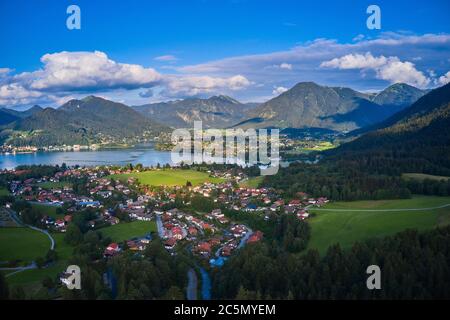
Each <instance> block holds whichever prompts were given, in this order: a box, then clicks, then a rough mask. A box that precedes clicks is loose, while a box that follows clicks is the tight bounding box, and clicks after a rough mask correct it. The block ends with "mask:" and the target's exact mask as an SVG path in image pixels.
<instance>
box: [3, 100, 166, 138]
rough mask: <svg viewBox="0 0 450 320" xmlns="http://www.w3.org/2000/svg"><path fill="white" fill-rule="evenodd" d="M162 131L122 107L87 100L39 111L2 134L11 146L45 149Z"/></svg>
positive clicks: (152, 134) (128, 108) (102, 101)
mask: <svg viewBox="0 0 450 320" xmlns="http://www.w3.org/2000/svg"><path fill="white" fill-rule="evenodd" d="M166 130H167V128H166V127H164V126H163V125H160V124H158V123H156V122H154V121H151V120H149V119H145V118H143V117H142V116H141V115H140V114H139V113H138V112H136V111H134V110H133V109H131V108H130V107H128V106H126V105H124V104H121V103H116V102H112V101H109V100H106V99H102V98H98V97H93V96H89V97H86V98H84V99H82V100H71V101H69V102H67V103H66V104H64V105H62V106H61V107H60V108H59V109H52V108H46V109H43V110H42V111H39V112H36V113H34V114H32V115H31V116H29V117H27V118H24V119H19V120H17V121H15V122H14V123H11V124H10V125H8V127H7V129H6V130H4V131H6V132H7V133H8V134H9V139H10V141H9V142H10V143H12V144H15V145H24V144H31V145H35V146H47V145H62V144H69V145H71V144H91V143H99V142H123V140H124V139H137V138H139V137H141V136H143V135H144V134H147V135H148V136H155V135H158V134H159V133H160V132H161V131H166ZM17 132H19V133H20V134H17ZM23 132H26V134H23Z"/></svg>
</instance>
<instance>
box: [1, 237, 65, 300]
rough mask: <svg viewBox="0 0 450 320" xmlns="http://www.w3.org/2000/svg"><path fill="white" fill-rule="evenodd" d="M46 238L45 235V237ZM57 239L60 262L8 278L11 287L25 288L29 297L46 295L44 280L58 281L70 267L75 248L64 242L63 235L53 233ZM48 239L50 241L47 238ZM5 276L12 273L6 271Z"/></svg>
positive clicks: (56, 248)
mask: <svg viewBox="0 0 450 320" xmlns="http://www.w3.org/2000/svg"><path fill="white" fill-rule="evenodd" d="M43 236H44V235H43ZM52 237H53V238H54V239H55V251H56V253H57V255H58V260H57V261H56V262H55V263H54V264H52V265H51V266H49V267H48V268H42V269H32V270H25V271H22V272H19V273H15V274H13V275H11V276H8V277H7V278H6V279H7V281H8V284H9V285H10V286H11V287H14V286H17V285H20V286H22V287H23V288H24V290H25V292H27V293H29V296H34V297H39V292H42V293H43V294H44V296H43V298H45V292H46V290H45V289H44V288H43V287H42V280H43V279H45V278H46V277H49V278H51V279H56V277H57V275H58V274H59V273H61V272H63V271H64V270H65V269H66V268H67V266H68V261H67V260H68V259H69V258H70V257H71V255H72V252H73V247H71V246H70V245H68V244H67V243H66V242H65V241H64V234H63V233H52ZM46 239H48V238H47V237H46ZM3 273H4V274H5V276H6V275H7V274H10V273H11V271H4V272H3Z"/></svg>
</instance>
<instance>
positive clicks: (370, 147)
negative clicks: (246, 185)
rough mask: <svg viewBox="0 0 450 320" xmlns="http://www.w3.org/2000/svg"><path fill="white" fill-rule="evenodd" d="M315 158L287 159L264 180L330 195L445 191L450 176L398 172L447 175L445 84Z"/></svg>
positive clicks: (449, 94)
mask: <svg viewBox="0 0 450 320" xmlns="http://www.w3.org/2000/svg"><path fill="white" fill-rule="evenodd" d="M323 156H324V158H323V159H322V160H321V161H320V162H319V163H318V164H312V165H308V164H303V163H297V164H292V165H291V166H289V167H288V168H285V169H281V170H280V171H279V173H278V174H277V175H275V176H269V177H267V178H266V179H265V184H266V185H269V186H273V187H275V188H280V189H282V190H285V192H286V193H287V194H288V195H289V194H294V193H295V190H304V191H306V192H309V193H311V194H313V195H314V196H319V195H322V196H327V197H329V198H331V199H335V200H356V199H383V198H406V197H409V195H410V194H411V193H424V194H437V195H448V194H450V181H444V180H442V181H432V180H430V181H428V180H424V181H423V182H421V183H419V182H417V181H405V180H403V179H402V178H401V174H402V173H408V172H413V173H426V174H433V175H440V176H450V84H447V85H445V86H443V87H441V88H438V89H435V90H433V91H431V92H430V93H428V94H426V95H425V96H423V97H422V98H420V99H419V100H418V101H417V102H416V103H414V104H413V105H412V106H411V107H409V108H406V109H405V110H403V111H401V112H400V113H397V114H396V115H394V116H392V117H391V118H389V119H388V120H387V121H385V122H384V123H383V128H381V129H379V130H375V131H373V132H369V133H367V134H365V135H363V136H361V137H359V138H357V139H356V140H354V141H352V142H349V143H346V144H343V145H341V146H340V147H338V148H337V149H334V150H328V151H326V152H324V153H323Z"/></svg>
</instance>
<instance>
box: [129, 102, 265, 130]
mask: <svg viewBox="0 0 450 320" xmlns="http://www.w3.org/2000/svg"><path fill="white" fill-rule="evenodd" d="M256 105H257V104H254V103H248V104H245V103H241V102H239V101H237V100H235V99H233V98H230V97H228V96H223V95H220V96H213V97H211V98H208V99H200V98H189V99H184V100H176V101H169V102H161V103H153V104H146V105H142V106H134V107H133V109H134V110H136V111H138V112H140V113H141V114H143V115H144V116H146V117H148V118H150V119H153V120H155V121H158V122H160V123H164V124H166V125H169V126H171V127H175V128H192V127H193V126H194V121H202V122H203V127H204V128H227V127H231V126H233V125H234V124H236V123H238V122H240V121H242V120H243V119H246V118H247V117H248V112H249V111H250V110H252V109H253V108H255V107H256Z"/></svg>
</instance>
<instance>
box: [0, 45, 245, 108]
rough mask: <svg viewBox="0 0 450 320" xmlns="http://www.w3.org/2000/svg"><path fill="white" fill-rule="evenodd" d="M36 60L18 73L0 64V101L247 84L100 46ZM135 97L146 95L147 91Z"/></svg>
mask: <svg viewBox="0 0 450 320" xmlns="http://www.w3.org/2000/svg"><path fill="white" fill-rule="evenodd" d="M41 61H42V63H43V64H44V66H43V68H41V69H39V70H37V71H33V72H23V73H20V74H18V75H12V76H8V75H7V73H8V72H10V69H6V68H2V69H0V75H1V74H5V75H7V76H6V77H4V78H5V79H3V78H2V79H3V80H2V83H0V104H2V105H11V106H14V105H22V104H28V103H32V101H33V100H39V101H41V100H43V101H45V102H56V103H57V102H59V101H61V98H62V97H64V96H67V95H71V94H77V93H78V94H86V93H96V94H98V93H99V92H105V91H111V90H113V89H114V90H116V89H124V90H133V89H142V88H153V87H156V86H158V87H160V88H162V89H161V92H162V93H163V94H165V95H167V96H180V97H182V96H194V95H198V94H203V93H222V92H224V91H236V90H240V89H243V88H245V87H247V86H249V85H250V81H249V80H248V79H247V78H246V77H244V76H242V75H234V76H231V77H213V76H203V75H162V74H160V73H158V72H157V71H155V70H154V69H152V68H144V67H142V66H140V65H136V64H125V63H118V62H115V61H113V60H111V59H109V58H108V56H107V55H106V54H105V53H103V52H100V51H95V52H66V51H64V52H59V53H53V54H46V55H44V56H43V57H42V58H41ZM141 96H149V92H147V93H143V94H141Z"/></svg>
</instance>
